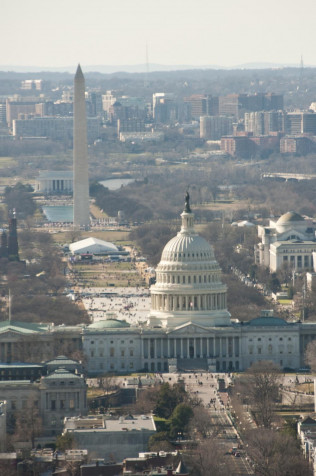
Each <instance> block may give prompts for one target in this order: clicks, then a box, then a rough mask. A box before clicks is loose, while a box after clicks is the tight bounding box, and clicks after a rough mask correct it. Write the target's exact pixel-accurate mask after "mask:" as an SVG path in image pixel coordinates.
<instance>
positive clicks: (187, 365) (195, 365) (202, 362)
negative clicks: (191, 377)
mask: <svg viewBox="0 0 316 476" xmlns="http://www.w3.org/2000/svg"><path fill="white" fill-rule="evenodd" d="M177 368H178V370H181V371H183V372H185V371H192V372H194V371H202V370H203V371H205V370H208V363H207V359H206V358H197V359H177Z"/></svg>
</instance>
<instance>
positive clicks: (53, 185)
mask: <svg viewBox="0 0 316 476" xmlns="http://www.w3.org/2000/svg"><path fill="white" fill-rule="evenodd" d="M34 190H35V192H39V193H44V194H62V193H67V194H68V193H72V191H73V172H72V171H67V170H60V171H50V170H47V171H43V172H40V173H39V176H38V178H37V180H36V182H35V187H34Z"/></svg>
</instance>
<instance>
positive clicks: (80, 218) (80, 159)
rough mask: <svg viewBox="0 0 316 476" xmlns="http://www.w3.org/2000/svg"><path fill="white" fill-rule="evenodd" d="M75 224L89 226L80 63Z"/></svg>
mask: <svg viewBox="0 0 316 476" xmlns="http://www.w3.org/2000/svg"><path fill="white" fill-rule="evenodd" d="M73 144H74V145H73V166H74V220H73V223H74V226H75V227H89V226H90V217H89V175H88V174H89V171H88V147H87V118H86V102H85V81H84V77H83V74H82V71H81V67H80V65H78V68H77V71H76V75H75V81H74V138H73Z"/></svg>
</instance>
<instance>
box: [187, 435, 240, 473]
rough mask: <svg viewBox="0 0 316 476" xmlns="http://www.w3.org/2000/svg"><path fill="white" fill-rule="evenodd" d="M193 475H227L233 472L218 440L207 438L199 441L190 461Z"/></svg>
mask: <svg viewBox="0 0 316 476" xmlns="http://www.w3.org/2000/svg"><path fill="white" fill-rule="evenodd" d="M190 463H191V464H192V467H193V472H192V473H191V474H194V475H195V476H210V475H212V476H227V475H228V474H233V472H232V468H230V465H229V463H230V461H229V460H228V461H227V460H226V459H225V458H223V449H222V447H221V444H220V442H219V441H217V440H215V439H207V440H204V441H202V442H200V443H199V445H198V446H197V448H196V449H195V451H194V452H193V453H192V457H191V461H190Z"/></svg>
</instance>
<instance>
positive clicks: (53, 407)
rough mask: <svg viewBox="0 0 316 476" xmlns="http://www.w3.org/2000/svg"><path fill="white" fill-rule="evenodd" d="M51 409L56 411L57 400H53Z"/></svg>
mask: <svg viewBox="0 0 316 476" xmlns="http://www.w3.org/2000/svg"><path fill="white" fill-rule="evenodd" d="M50 409H51V410H56V400H51V402H50Z"/></svg>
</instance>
